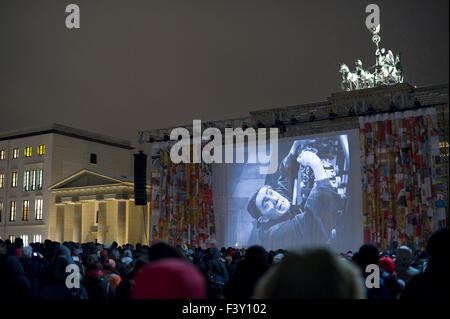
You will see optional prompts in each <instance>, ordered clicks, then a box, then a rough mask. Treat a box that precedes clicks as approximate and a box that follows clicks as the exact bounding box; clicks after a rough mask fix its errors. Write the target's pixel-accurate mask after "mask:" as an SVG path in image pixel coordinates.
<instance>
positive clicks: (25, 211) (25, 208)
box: [22, 200, 30, 221]
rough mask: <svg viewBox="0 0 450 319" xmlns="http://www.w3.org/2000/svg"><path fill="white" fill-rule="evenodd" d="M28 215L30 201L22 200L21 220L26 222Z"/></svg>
mask: <svg viewBox="0 0 450 319" xmlns="http://www.w3.org/2000/svg"><path fill="white" fill-rule="evenodd" d="M29 213H30V201H29V200H24V201H23V218H22V220H25V221H26V220H28V216H29Z"/></svg>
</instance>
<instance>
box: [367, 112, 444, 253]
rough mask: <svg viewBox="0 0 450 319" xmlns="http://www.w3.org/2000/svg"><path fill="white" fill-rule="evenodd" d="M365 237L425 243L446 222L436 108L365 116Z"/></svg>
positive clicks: (387, 243) (375, 241)
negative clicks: (440, 177)
mask: <svg viewBox="0 0 450 319" xmlns="http://www.w3.org/2000/svg"><path fill="white" fill-rule="evenodd" d="M360 147H361V165H362V172H361V173H362V189H363V199H362V202H363V215H364V242H366V243H373V244H375V245H376V246H378V247H380V248H383V249H385V248H388V247H389V246H390V244H391V243H392V242H398V244H399V245H408V246H409V247H413V248H420V249H423V248H424V247H425V246H426V240H427V239H428V238H429V236H430V235H431V233H432V232H433V231H435V230H437V229H439V228H442V227H445V226H446V223H447V222H446V217H445V203H444V195H443V193H442V182H441V180H440V179H439V176H440V153H439V138H438V134H437V121H436V111H435V109H426V110H418V111H407V112H403V113H399V112H397V113H390V114H383V115H375V116H368V117H362V118H360Z"/></svg>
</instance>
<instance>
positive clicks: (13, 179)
mask: <svg viewBox="0 0 450 319" xmlns="http://www.w3.org/2000/svg"><path fill="white" fill-rule="evenodd" d="M11 187H12V188H16V187H17V172H12V173H11Z"/></svg>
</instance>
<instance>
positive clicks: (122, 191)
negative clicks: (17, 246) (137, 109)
mask: <svg viewBox="0 0 450 319" xmlns="http://www.w3.org/2000/svg"><path fill="white" fill-rule="evenodd" d="M133 150H134V148H133V147H132V146H131V143H130V142H129V141H126V140H123V139H119V138H115V137H110V136H105V135H101V134H98V133H93V132H87V131H84V130H79V129H76V128H71V127H67V126H63V125H59V124H53V125H51V126H48V127H43V128H37V129H20V130H15V131H11V132H2V133H0V239H3V240H5V239H9V240H11V241H14V240H15V238H17V237H20V238H22V239H23V241H24V244H28V243H31V242H42V241H44V240H45V239H51V240H58V241H63V240H73V241H78V242H87V241H98V242H101V243H103V242H112V241H114V240H115V241H117V242H119V243H120V244H122V243H125V242H130V243H133V244H135V243H136V242H145V241H147V237H148V231H147V232H145V231H144V229H143V227H144V226H145V225H146V223H147V229H148V228H149V227H148V212H147V206H148V205H147V206H144V208H143V206H139V207H135V206H134V198H133V192H134V191H133V180H132V178H131V176H132V171H133V163H132V162H133V161H132V158H133V156H132V154H133Z"/></svg>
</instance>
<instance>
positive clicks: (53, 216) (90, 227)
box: [49, 169, 150, 245]
mask: <svg viewBox="0 0 450 319" xmlns="http://www.w3.org/2000/svg"><path fill="white" fill-rule="evenodd" d="M49 190H50V191H51V194H52V196H51V198H52V207H51V211H50V220H49V237H50V238H51V239H53V240H56V241H60V242H62V241H74V242H83V243H84V242H91V241H93V242H100V243H112V242H113V241H116V242H118V243H119V245H122V244H125V243H132V244H136V243H138V242H139V243H148V242H149V233H148V231H149V217H150V212H149V205H146V206H135V205H134V185H133V181H132V180H131V179H129V178H125V177H120V176H112V175H108V174H105V173H100V172H95V171H92V170H88V169H82V170H80V171H78V172H76V173H74V174H72V175H70V176H68V177H67V178H65V179H63V180H61V181H59V182H57V183H55V184H54V185H51V186H50V187H49Z"/></svg>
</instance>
